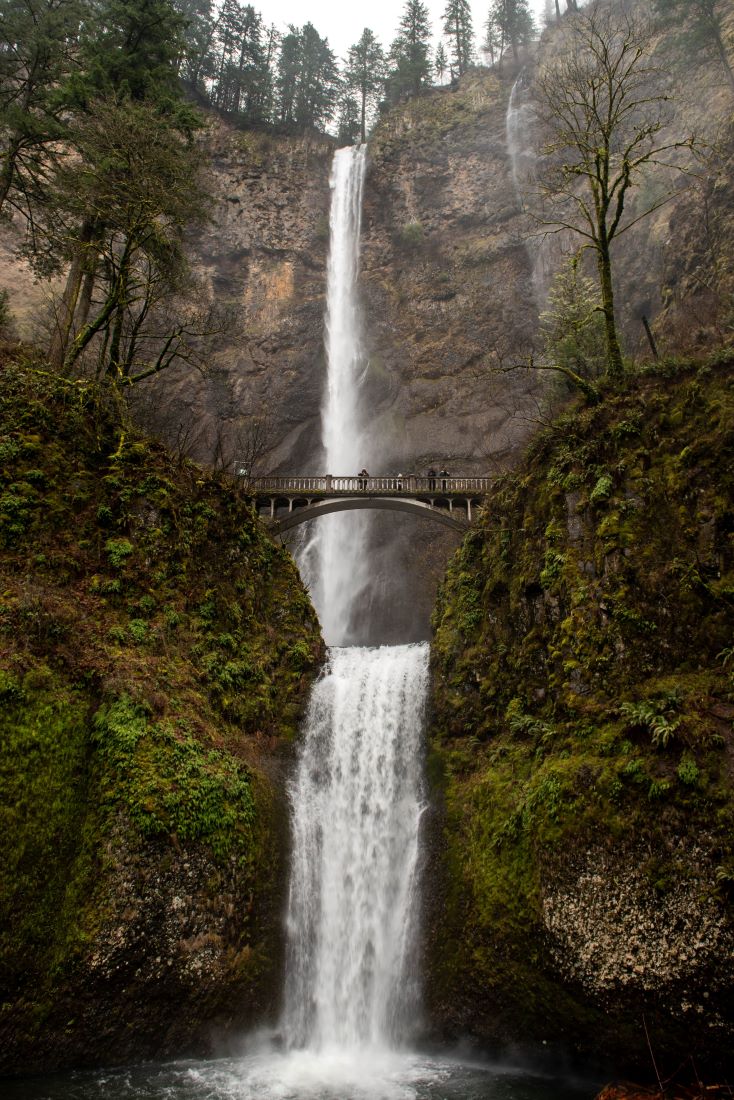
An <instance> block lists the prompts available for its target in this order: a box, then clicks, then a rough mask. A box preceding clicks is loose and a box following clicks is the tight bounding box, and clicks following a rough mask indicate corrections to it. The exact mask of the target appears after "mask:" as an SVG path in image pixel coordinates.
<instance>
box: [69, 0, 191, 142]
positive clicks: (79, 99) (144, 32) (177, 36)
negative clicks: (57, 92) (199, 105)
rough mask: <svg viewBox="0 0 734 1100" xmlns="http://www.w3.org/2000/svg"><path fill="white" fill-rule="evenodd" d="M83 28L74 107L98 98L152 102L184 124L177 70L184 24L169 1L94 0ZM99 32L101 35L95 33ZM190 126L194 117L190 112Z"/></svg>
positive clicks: (181, 50) (84, 104)
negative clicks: (93, 14)
mask: <svg viewBox="0 0 734 1100" xmlns="http://www.w3.org/2000/svg"><path fill="white" fill-rule="evenodd" d="M95 7H96V19H94V20H90V21H89V22H88V23H87V24H86V25H85V28H84V34H83V37H82V45H81V51H80V59H81V65H82V68H81V71H80V73H79V74H78V75H77V76H75V77H74V78H73V79H72V87H73V91H74V96H75V99H76V106H77V107H81V108H85V107H87V105H88V104H89V102H90V100H93V99H95V98H96V97H99V96H113V97H116V98H118V99H123V98H125V97H126V96H128V97H129V98H130V99H133V100H136V101H139V102H142V101H144V100H147V101H148V102H154V103H156V104H157V106H158V108H159V110H161V111H164V112H174V113H177V114H178V115H179V117H180V119H181V120H182V121H183V119H184V118H185V115H186V108H185V105H184V103H183V99H182V96H181V88H180V82H179V78H178V64H179V61H180V58H181V56H182V55H183V53H184V51H185V40H184V29H185V19H184V17H183V16H182V15H181V14H180V13H179V12H177V11H176V9H175V7H174V4H173V0H97V3H96V4H95ZM100 27H101V30H100V29H99V28H100ZM188 114H189V118H190V120H191V123H192V124H193V120H194V117H195V116H194V114H193V112H191V111H189V112H188Z"/></svg>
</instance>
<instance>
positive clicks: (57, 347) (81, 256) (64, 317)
mask: <svg viewBox="0 0 734 1100" xmlns="http://www.w3.org/2000/svg"><path fill="white" fill-rule="evenodd" d="M95 229H96V225H95V222H94V220H93V219H88V220H87V221H85V222H84V223H83V225H82V227H81V229H80V230H79V247H78V249H77V251H76V254H75V255H74V257H73V259H72V261H71V266H70V267H69V274H68V275H67V276H66V286H65V287H64V293H63V294H62V295H61V302H60V305H59V312H58V316H57V318H56V325H55V326H54V331H53V335H52V336H51V343H50V345H49V349H48V357H49V361H50V363H51V366H52V367H55V368H56V369H57V370H58V369H60V368H61V366H62V365H63V362H64V356H65V354H66V349H67V347H68V345H69V339H70V338H71V333H72V328H73V325H74V314H75V313H76V307H77V302H78V301H79V291H80V290H81V286H82V279H83V277H84V274H85V267H86V268H87V269H88V265H89V258H88V256H87V255H86V246H87V245H89V244H90V242H91V241H92V238H93V236H94V233H95ZM90 293H91V289H90ZM87 312H89V310H88V309H87Z"/></svg>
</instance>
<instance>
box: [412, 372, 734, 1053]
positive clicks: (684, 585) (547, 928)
mask: <svg viewBox="0 0 734 1100" xmlns="http://www.w3.org/2000/svg"><path fill="white" fill-rule="evenodd" d="M733 379H734V363H732V362H731V361H728V360H727V361H723V362H716V363H713V362H712V363H710V364H708V365H706V366H702V367H696V366H688V367H686V366H684V367H673V366H669V367H659V368H657V370H656V371H655V372H649V373H647V374H644V375H642V376H639V377H637V378H635V379H634V381H632V382H631V383H630V384H629V387H628V388H627V389H626V390H625V392H618V393H609V394H607V395H606V396H605V398H604V400H603V402H602V403H601V404H600V405H599V406H597V407H595V408H585V409H572V410H571V411H570V412H568V413H567V414H566V415H564V416H563V417H562V419H561V420H560V421H558V423H556V425H555V426H554V427H553V428H552V429H549V430H546V431H545V432H544V433H543V434H542V435H541V436H540V437H538V438H537V440H536V441H535V443H534V444H533V446H532V448H531V450H530V452H529V454H528V456H527V460H526V462H525V463H524V465H523V466H522V467H521V468H520V469H519V470H518V471H517V472H515V473H514V474H512V475H509V476H507V477H505V478H503V479H501V480H500V481H499V482H498V484H497V486H496V489H495V491H494V492H493V494H492V496H491V498H490V499H489V500H488V502H487V505H486V508H485V509H484V511H483V513H482V515H481V518H480V520H479V522H478V523H477V525H476V527H475V529H474V530H473V531H472V532H471V533H470V534H469V535H468V536H467V538H466V540H465V542H464V544H463V546H462V547H461V548H460V550H459V551H458V552H457V554H456V557H455V558H454V560H453V562H452V564H451V566H450V569H449V572H448V575H447V578H446V580H445V583H444V585H443V588H442V590H441V593H440V596H439V602H438V607H437V610H436V614H435V621H434V626H435V639H434V643H433V674H434V693H433V707H434V716H433V728H432V770H433V774H434V777H435V781H436V783H437V784H438V785H440V786H441V787H442V789H443V795H444V798H443V805H444V814H443V818H442V820H441V822H440V826H439V828H438V831H439V832H440V842H439V844H438V845H437V851H436V855H435V857H434V868H433V870H434V873H435V876H436V877H435V881H436V883H437V885H436V889H435V893H436V897H435V898H434V900H433V903H432V906H431V911H430V913H429V919H428V928H427V953H428V956H429V958H428V962H429V983H428V1001H429V1008H430V1012H431V1014H432V1018H433V1021H434V1025H435V1026H436V1028H437V1029H438V1030H440V1031H442V1032H444V1033H446V1032H448V1033H452V1034H461V1033H466V1032H469V1033H473V1034H474V1035H476V1036H478V1037H481V1038H482V1039H484V1040H487V1039H489V1040H495V1041H498V1042H502V1041H510V1040H515V1041H516V1040H521V1039H524V1040H530V1041H531V1042H540V1041H545V1042H546V1043H547V1044H549V1045H553V1044H558V1045H559V1046H561V1047H565V1048H567V1049H576V1050H579V1051H582V1052H583V1053H584V1054H585V1055H586V1056H588V1055H589V1054H592V1053H594V1054H602V1055H609V1056H612V1057H614V1058H615V1059H617V1063H618V1064H620V1063H621V1062H624V1061H626V1062H629V1063H631V1064H637V1065H638V1066H642V1067H644V1068H645V1069H646V1070H651V1063H650V1060H649V1059H650V1055H649V1049H648V1043H647V1038H646V1034H645V1028H647V1031H648V1033H649V1037H650V1044H651V1046H652V1049H653V1050H654V1052H655V1055H656V1057H657V1058H658V1061H659V1064H660V1068H661V1071H662V1069H664V1068H665V1069H670V1070H671V1071H672V1070H674V1069H675V1068H677V1066H678V1064H679V1063H680V1062H681V1061H683V1060H685V1059H686V1058H687V1057H688V1055H691V1054H692V1055H695V1056H696V1057H697V1058H698V1062H697V1065H698V1067H699V1069H700V1070H701V1072H703V1068H704V1066H706V1065H711V1066H715V1065H717V1063H721V1062H723V1063H728V1064H729V1068H731V1058H732V1053H731V1052H732V1051H734V994H733V993H732V990H733V989H734V833H733V826H734V799H733V797H732V796H733V783H734V726H733V720H734V392H733V390H732V380H733Z"/></svg>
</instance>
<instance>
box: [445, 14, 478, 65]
mask: <svg viewBox="0 0 734 1100" xmlns="http://www.w3.org/2000/svg"><path fill="white" fill-rule="evenodd" d="M443 31H444V34H445V35H446V37H447V38H448V40H449V50H450V53H451V73H452V76H455V77H458V76H461V75H462V73H465V72H466V70H467V69H468V68H469V66H470V65H471V64H472V62H473V60H474V30H473V27H472V18H471V8H470V7H469V0H448V3H447V5H446V9H445V11H444V13H443Z"/></svg>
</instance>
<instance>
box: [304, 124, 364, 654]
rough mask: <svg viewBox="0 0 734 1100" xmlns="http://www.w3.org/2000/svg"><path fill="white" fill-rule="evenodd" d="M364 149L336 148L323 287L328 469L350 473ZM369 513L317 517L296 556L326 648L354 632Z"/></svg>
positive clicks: (358, 412)
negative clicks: (313, 526)
mask: <svg viewBox="0 0 734 1100" xmlns="http://www.w3.org/2000/svg"><path fill="white" fill-rule="evenodd" d="M365 164H366V146H364V145H363V146H359V147H356V148H346V149H338V150H337V151H336V153H335V154H334V162H333V166H332V172H331V180H330V184H331V189H332V199H331V213H330V218H329V227H330V241H329V263H328V271H327V287H326V301H327V306H326V363H327V384H326V393H325V398H324V404H323V407H322V412H321V433H322V442H323V448H324V465H325V472H326V473H330V474H335V475H339V476H342V477H343V476H349V475H352V476H353V475H355V474H357V473H358V472H359V470H361V469H362V468H363V466H364V465H365V463H366V462H367V453H366V452H367V449H368V448H367V441H366V440H365V438H364V433H363V410H362V409H361V408H360V381H361V377H362V374H363V371H364V353H363V349H362V338H361V319H360V311H359V301H358V296H357V279H358V276H359V238H360V227H361V222H362V189H363V185H364V174H365ZM367 530H368V527H367V517H366V515H365V514H364V513H363V512H347V513H341V514H337V515H333V516H326V517H325V518H324V519H321V520H319V522H318V524H317V525H316V531H315V534H314V536H313V538H312V539H311V541H310V543H309V544H308V546H307V547H306V548H305V550H304V551H303V553H302V554H301V555H300V561H299V564H300V565H301V568H302V571H303V573H304V576H305V578H306V580H307V583H308V584H309V587H310V589H311V595H312V598H313V601H314V604H315V606H316V610H317V612H318V615H319V619H320V620H321V626H322V629H323V633H324V637H325V638H326V640H327V642H329V644H331V645H346V644H349V643H351V642H353V641H355V640H356V639H357V638H358V636H359V631H358V629H355V625H354V613H353V609H354V607H355V604H356V603H357V602H358V600H359V597H360V596H361V594H362V593H363V591H364V589H365V588H366V586H367V584H368V580H369V577H368V566H367V562H366V551H365V547H366V542H367Z"/></svg>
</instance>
